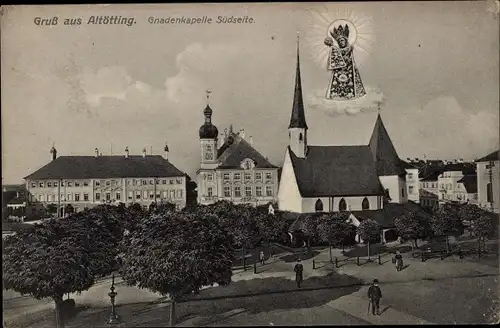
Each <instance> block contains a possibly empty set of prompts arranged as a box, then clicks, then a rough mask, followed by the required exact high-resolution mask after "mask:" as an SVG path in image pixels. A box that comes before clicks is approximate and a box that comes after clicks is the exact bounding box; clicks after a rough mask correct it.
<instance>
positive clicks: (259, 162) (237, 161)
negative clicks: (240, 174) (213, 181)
mask: <svg viewBox="0 0 500 328" xmlns="http://www.w3.org/2000/svg"><path fill="white" fill-rule="evenodd" d="M247 159H250V160H252V161H253V163H254V165H255V167H256V168H277V166H274V165H273V164H271V162H269V160H268V159H267V158H265V157H264V156H263V155H262V154H261V153H259V152H258V151H257V150H256V149H255V148H253V146H252V145H250V144H249V143H248V142H247V141H246V140H245V139H243V138H241V137H240V136H239V135H237V134H234V133H233V134H232V135H230V136H229V137H228V138H227V140H226V142H224V144H223V145H222V147H221V148H220V149H219V158H218V160H219V167H220V168H240V167H241V165H242V162H243V161H245V160H247Z"/></svg>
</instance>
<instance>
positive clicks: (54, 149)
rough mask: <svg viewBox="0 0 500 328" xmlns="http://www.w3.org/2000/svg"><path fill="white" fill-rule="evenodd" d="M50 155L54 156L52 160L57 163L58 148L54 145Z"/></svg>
mask: <svg viewBox="0 0 500 328" xmlns="http://www.w3.org/2000/svg"><path fill="white" fill-rule="evenodd" d="M50 153H51V154H52V160H53V161H55V160H56V158H57V150H56V147H54V145H52V148H51V149H50Z"/></svg>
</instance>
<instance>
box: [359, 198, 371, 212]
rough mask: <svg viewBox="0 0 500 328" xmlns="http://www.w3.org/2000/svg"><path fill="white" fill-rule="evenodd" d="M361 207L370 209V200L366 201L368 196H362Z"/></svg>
mask: <svg viewBox="0 0 500 328" xmlns="http://www.w3.org/2000/svg"><path fill="white" fill-rule="evenodd" d="M361 209H362V210H369V209H370V202H369V201H368V198H366V197H365V198H364V199H363V202H362V203H361Z"/></svg>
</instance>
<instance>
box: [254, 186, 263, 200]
mask: <svg viewBox="0 0 500 328" xmlns="http://www.w3.org/2000/svg"><path fill="white" fill-rule="evenodd" d="M255 196H258V197H261V196H262V187H261V186H256V187H255Z"/></svg>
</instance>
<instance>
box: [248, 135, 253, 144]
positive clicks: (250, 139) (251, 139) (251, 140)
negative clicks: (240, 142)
mask: <svg viewBox="0 0 500 328" xmlns="http://www.w3.org/2000/svg"><path fill="white" fill-rule="evenodd" d="M249 141H250V146H253V138H252V136H250V138H249Z"/></svg>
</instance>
